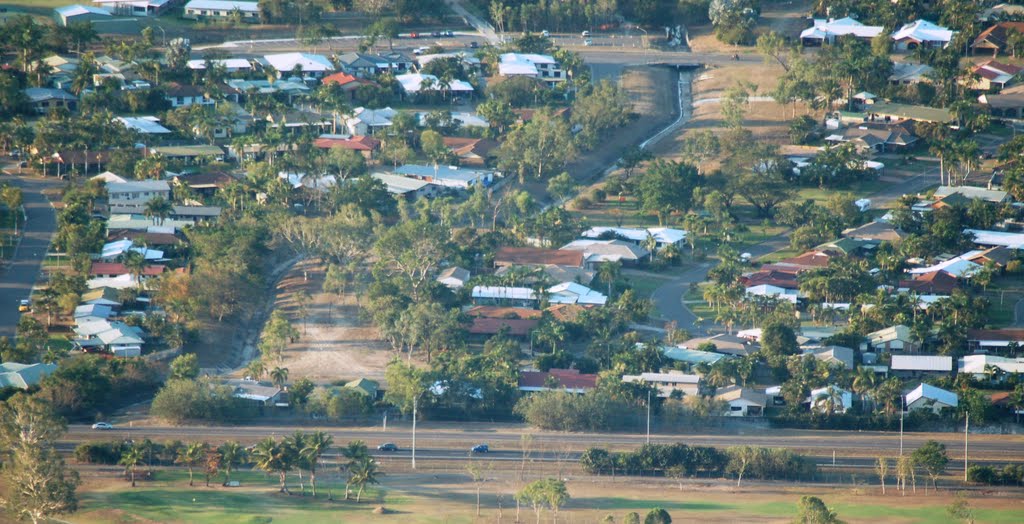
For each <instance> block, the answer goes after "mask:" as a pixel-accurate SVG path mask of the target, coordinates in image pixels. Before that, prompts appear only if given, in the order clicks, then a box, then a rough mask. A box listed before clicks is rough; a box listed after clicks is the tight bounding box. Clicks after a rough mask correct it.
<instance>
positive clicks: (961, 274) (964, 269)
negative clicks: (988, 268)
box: [910, 251, 982, 278]
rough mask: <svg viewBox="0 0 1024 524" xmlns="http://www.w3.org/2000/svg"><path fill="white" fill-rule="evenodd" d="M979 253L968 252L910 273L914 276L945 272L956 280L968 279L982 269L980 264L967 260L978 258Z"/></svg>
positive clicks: (912, 270) (915, 269)
mask: <svg viewBox="0 0 1024 524" xmlns="http://www.w3.org/2000/svg"><path fill="white" fill-rule="evenodd" d="M980 253H981V251H968V252H967V253H964V254H963V255H960V256H958V257H953V258H951V259H949V260H946V261H944V262H939V263H938V264H935V265H932V266H928V267H919V268H914V269H911V270H910V273H911V274H914V275H923V274H927V273H934V272H935V271H945V272H946V273H949V274H950V275H953V276H954V277H957V278H969V277H970V276H971V275H973V274H975V273H977V272H978V271H980V270H981V268H982V266H981V264H977V263H974V262H971V261H970V260H969V259H971V258H974V257H976V256H978V255H979V254H980Z"/></svg>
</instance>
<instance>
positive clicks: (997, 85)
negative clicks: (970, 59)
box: [971, 24, 1024, 91]
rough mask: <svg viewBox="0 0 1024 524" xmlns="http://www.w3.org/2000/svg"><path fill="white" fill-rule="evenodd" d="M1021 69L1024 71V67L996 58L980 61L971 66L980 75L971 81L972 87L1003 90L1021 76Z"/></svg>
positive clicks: (983, 89)
mask: <svg viewBox="0 0 1024 524" xmlns="http://www.w3.org/2000/svg"><path fill="white" fill-rule="evenodd" d="M1022 25H1024V24H1022ZM1021 71H1024V68H1022V67H1019V66H1015V65H1010V64H1003V63H1000V62H996V61H995V60H989V61H988V62H983V63H980V64H978V65H976V66H974V67H973V68H971V72H972V73H974V74H975V75H977V76H978V78H977V80H974V81H973V82H972V83H971V89H976V90H978V91H1001V90H1002V89H1004V88H1005V87H1007V86H1009V85H1010V84H1013V83H1016V82H1017V80H1018V79H1019V78H1020V73H1021Z"/></svg>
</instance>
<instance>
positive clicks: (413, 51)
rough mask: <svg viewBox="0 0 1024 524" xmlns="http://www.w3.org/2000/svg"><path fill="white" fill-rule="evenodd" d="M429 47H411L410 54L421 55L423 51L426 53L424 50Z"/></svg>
mask: <svg viewBox="0 0 1024 524" xmlns="http://www.w3.org/2000/svg"><path fill="white" fill-rule="evenodd" d="M429 49H430V48H429V47H427V46H421V47H417V48H416V49H413V50H412V54H414V55H416V56H420V55H422V54H423V53H426V52H427V50H429Z"/></svg>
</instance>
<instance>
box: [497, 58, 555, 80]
mask: <svg viewBox="0 0 1024 524" xmlns="http://www.w3.org/2000/svg"><path fill="white" fill-rule="evenodd" d="M499 60H500V62H499V63H498V74H499V75H501V76H526V77H530V78H536V79H538V80H541V81H543V82H545V83H547V84H549V85H553V84H556V83H558V82H562V81H564V80H565V79H566V76H565V73H564V72H563V71H562V66H561V65H560V64H559V63H558V61H556V60H555V59H554V57H552V56H550V55H540V54H530V53H505V54H502V55H501V56H500V57H499Z"/></svg>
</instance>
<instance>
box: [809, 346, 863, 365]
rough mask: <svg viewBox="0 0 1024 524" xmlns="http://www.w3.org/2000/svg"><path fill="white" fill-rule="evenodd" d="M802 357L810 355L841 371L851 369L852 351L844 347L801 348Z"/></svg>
mask: <svg viewBox="0 0 1024 524" xmlns="http://www.w3.org/2000/svg"><path fill="white" fill-rule="evenodd" d="M802 349H803V352H804V355H812V356H814V358H816V359H818V360H820V361H822V362H824V363H826V364H828V365H830V366H839V367H842V368H843V369H847V370H850V369H853V366H854V355H853V349H851V348H848V347H844V346H821V347H806V348H802Z"/></svg>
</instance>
